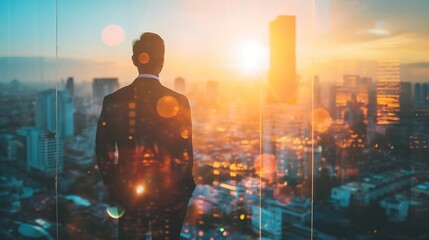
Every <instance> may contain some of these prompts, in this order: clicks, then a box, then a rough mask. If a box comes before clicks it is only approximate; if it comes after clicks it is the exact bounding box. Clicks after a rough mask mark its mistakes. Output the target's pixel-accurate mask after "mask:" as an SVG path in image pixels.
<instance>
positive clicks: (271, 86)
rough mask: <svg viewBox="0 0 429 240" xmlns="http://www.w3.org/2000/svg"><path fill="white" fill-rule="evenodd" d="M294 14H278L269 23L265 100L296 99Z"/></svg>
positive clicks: (293, 100)
mask: <svg viewBox="0 0 429 240" xmlns="http://www.w3.org/2000/svg"><path fill="white" fill-rule="evenodd" d="M295 26H296V24H295V16H279V17H277V18H276V20H274V21H272V22H271V23H270V69H269V73H268V89H267V101H268V102H269V103H287V104H294V103H296V101H297V78H296V54H295V46H296V43H295V41H296V36H295V35H296V34H295V33H296V30H295Z"/></svg>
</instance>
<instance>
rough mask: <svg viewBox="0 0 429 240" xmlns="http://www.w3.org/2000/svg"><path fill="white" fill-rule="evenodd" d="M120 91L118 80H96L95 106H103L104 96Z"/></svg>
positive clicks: (94, 91) (93, 85) (94, 82)
mask: <svg viewBox="0 0 429 240" xmlns="http://www.w3.org/2000/svg"><path fill="white" fill-rule="evenodd" d="M118 89H119V82H118V79H117V78H94V80H93V82H92V97H93V103H94V104H95V105H98V106H101V105H102V104H103V99H104V96H106V95H108V94H110V93H113V92H114V91H116V90H118Z"/></svg>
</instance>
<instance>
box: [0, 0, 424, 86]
mask: <svg viewBox="0 0 429 240" xmlns="http://www.w3.org/2000/svg"><path fill="white" fill-rule="evenodd" d="M427 12H429V1H420V0H411V1H401V0H377V1H375V0H373V1H370V0H304V1H296V0H270V1H262V0H259V1H257V0H216V1H214V0H205V1H200V0H180V1H179V0H177V1H166V0H160V1H138V0H122V1H118V0H116V1H114V0H102V1H101V0H92V1H84V0H74V1H66V0H57V1H55V0H40V1H28V0H2V1H0V33H1V35H2V37H1V38H0V81H5V80H6V81H10V78H18V79H23V80H28V79H30V78H33V79H35V80H42V79H45V80H46V79H49V80H52V79H55V78H67V77H68V76H74V77H75V79H76V80H77V81H80V80H91V79H92V78H94V77H119V80H120V82H121V84H122V85H124V84H127V83H129V82H131V81H132V80H133V79H134V78H135V76H136V74H137V72H136V70H135V68H134V66H133V65H132V63H131V60H130V57H131V46H132V42H133V41H134V40H135V39H136V38H138V37H139V35H140V34H141V33H143V32H146V31H151V32H156V33H158V34H159V35H161V36H162V37H163V38H164V40H165V44H166V63H165V66H164V70H163V72H162V73H161V78H163V79H167V80H169V81H171V80H172V79H174V78H175V77H177V76H182V77H184V78H185V79H189V80H191V81H207V80H219V81H231V80H254V79H263V78H265V76H266V73H267V70H268V63H267V64H257V66H256V67H255V68H257V69H256V70H255V69H254V70H255V71H247V70H245V69H243V61H245V60H246V59H243V57H245V58H252V57H251V56H253V55H254V56H255V58H261V59H262V60H261V61H267V60H266V59H268V58H267V57H266V56H265V55H267V54H268V48H269V45H268V41H269V31H268V25H269V22H270V21H273V20H274V19H275V18H276V17H277V16H279V15H295V16H296V18H297V68H298V69H297V70H298V74H299V75H300V76H301V77H302V79H306V78H310V77H311V75H313V74H319V75H322V77H321V79H322V80H323V79H324V78H325V79H328V80H331V81H332V80H336V79H335V78H338V77H339V76H341V74H344V73H357V74H361V75H371V74H373V71H374V69H373V66H374V64H372V63H373V62H377V61H380V60H383V59H386V58H395V59H399V61H400V62H401V64H412V63H424V62H429V54H428V53H429V41H428V40H429V39H428V38H429V28H428V27H427V26H426V23H427V22H429V17H428V16H426V15H427ZM112 24H114V25H117V26H119V27H120V28H122V29H123V33H124V38H123V40H122V41H119V42H118V44H116V45H114V46H109V45H108V44H106V42H103V39H102V32H103V29H104V28H105V27H106V26H109V25H112ZM116 36H117V35H116ZM249 41H251V42H253V43H257V44H259V46H260V47H259V49H260V52H259V54H257V55H255V54H253V53H252V49H249V50H248V51H247V52H248V53H247V54H244V56H243V54H242V52H243V51H242V46H243V45H245V44H246V43H248V42H249ZM261 49H262V50H261ZM56 56H58V61H55V57H56ZM52 58H54V59H53V60H52ZM418 66H420V68H421V66H424V69H420V70H421V71H417V70H416V72H419V73H421V74H426V73H429V72H426V70H427V68H426V65H424V64H423V65H421V64H420V65H418ZM56 68H57V69H56ZM56 70H57V71H56ZM56 73H57V75H56Z"/></svg>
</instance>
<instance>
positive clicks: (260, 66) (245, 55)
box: [237, 39, 268, 74]
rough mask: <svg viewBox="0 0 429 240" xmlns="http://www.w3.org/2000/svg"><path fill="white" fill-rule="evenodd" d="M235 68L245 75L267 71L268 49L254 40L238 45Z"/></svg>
mask: <svg viewBox="0 0 429 240" xmlns="http://www.w3.org/2000/svg"><path fill="white" fill-rule="evenodd" d="M238 49H239V51H238V64H237V66H238V67H239V68H240V70H241V71H242V72H243V73H245V74H255V73H259V72H262V71H265V70H267V68H268V49H267V47H266V46H264V45H262V44H261V43H259V42H258V41H256V40H253V39H247V40H245V41H243V42H241V43H240V44H239V45H238Z"/></svg>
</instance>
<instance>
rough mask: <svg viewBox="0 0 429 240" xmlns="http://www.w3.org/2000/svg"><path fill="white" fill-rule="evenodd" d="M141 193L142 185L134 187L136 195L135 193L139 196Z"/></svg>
mask: <svg viewBox="0 0 429 240" xmlns="http://www.w3.org/2000/svg"><path fill="white" fill-rule="evenodd" d="M143 192H144V187H143V186H142V185H138V186H137V187H136V193H137V194H138V195H141V194H142V193H143Z"/></svg>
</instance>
